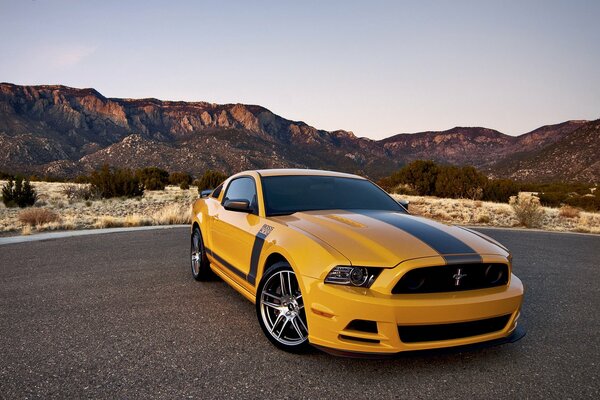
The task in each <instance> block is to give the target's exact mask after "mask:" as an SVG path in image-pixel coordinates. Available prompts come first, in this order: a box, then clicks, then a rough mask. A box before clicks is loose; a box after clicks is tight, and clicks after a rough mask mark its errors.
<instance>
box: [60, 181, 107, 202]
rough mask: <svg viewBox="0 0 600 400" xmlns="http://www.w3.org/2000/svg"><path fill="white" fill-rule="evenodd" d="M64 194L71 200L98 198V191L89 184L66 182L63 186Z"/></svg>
mask: <svg viewBox="0 0 600 400" xmlns="http://www.w3.org/2000/svg"><path fill="white" fill-rule="evenodd" d="M61 192H62V194H64V195H65V196H66V197H67V198H68V199H69V200H76V201H78V200H82V201H83V200H94V199H97V198H98V197H99V196H98V193H97V192H96V191H95V190H94V188H93V187H92V186H89V185H85V186H84V185H69V184H64V185H63V186H62V188H61Z"/></svg>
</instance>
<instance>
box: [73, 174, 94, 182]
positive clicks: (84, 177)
mask: <svg viewBox="0 0 600 400" xmlns="http://www.w3.org/2000/svg"><path fill="white" fill-rule="evenodd" d="M73 182H75V183H90V177H89V176H87V175H77V177H75V179H74V180H73Z"/></svg>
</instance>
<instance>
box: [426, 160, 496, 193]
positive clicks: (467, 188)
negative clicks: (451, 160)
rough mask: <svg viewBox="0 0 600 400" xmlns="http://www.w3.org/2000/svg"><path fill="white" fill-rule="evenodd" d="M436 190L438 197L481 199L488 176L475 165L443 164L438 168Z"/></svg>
mask: <svg viewBox="0 0 600 400" xmlns="http://www.w3.org/2000/svg"><path fill="white" fill-rule="evenodd" d="M437 171H438V172H437V176H436V180H435V192H434V194H435V195H436V196H438V197H447V198H453V199H464V198H470V199H472V200H480V199H481V198H482V196H483V188H484V187H485V185H486V183H487V177H486V176H485V175H483V174H481V173H480V172H478V171H477V170H476V169H475V167H471V166H464V167H454V166H443V167H438V168H437Z"/></svg>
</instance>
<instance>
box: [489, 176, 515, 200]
mask: <svg viewBox="0 0 600 400" xmlns="http://www.w3.org/2000/svg"><path fill="white" fill-rule="evenodd" d="M518 193H519V185H517V184H516V183H515V182H513V181H511V180H510V179H489V180H488V181H487V183H486V185H485V187H484V188H483V197H482V200H486V201H494V202H496V203H508V200H509V199H510V197H511V196H516V195H517V194H518Z"/></svg>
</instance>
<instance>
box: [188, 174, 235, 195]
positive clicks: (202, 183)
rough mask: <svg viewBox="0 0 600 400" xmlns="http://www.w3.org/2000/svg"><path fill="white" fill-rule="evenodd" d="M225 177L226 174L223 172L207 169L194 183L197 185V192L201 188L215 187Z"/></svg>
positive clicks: (200, 190)
mask: <svg viewBox="0 0 600 400" xmlns="http://www.w3.org/2000/svg"><path fill="white" fill-rule="evenodd" d="M225 179H227V175H225V174H224V173H222V172H219V171H212V170H210V169H209V170H207V171H206V172H205V173H204V174H203V175H202V176H201V177H200V179H198V180H196V182H194V183H195V184H196V186H198V193H200V192H202V191H203V190H207V189H214V188H216V187H217V186H219V184H220V183H221V182H223V181H224V180H225Z"/></svg>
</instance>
